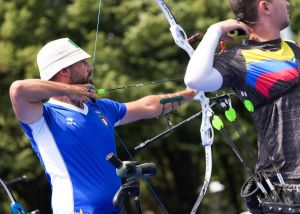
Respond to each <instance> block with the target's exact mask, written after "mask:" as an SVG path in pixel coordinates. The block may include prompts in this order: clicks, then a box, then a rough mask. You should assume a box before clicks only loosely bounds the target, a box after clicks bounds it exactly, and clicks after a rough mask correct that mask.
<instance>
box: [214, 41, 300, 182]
mask: <svg viewBox="0 0 300 214" xmlns="http://www.w3.org/2000/svg"><path fill="white" fill-rule="evenodd" d="M292 45H294V47H295V49H297V50H298V51H299V52H297V53H294V51H293V50H292V48H291V46H290V44H288V43H287V42H285V41H282V40H281V39H277V40H274V41H269V42H256V41H244V42H243V43H242V44H241V45H236V46H233V47H232V48H230V49H228V50H227V51H225V52H224V53H221V54H217V55H215V60H214V67H215V68H216V69H217V70H218V71H219V72H220V73H221V74H222V76H223V85H222V88H233V90H234V91H235V92H237V94H238V95H239V97H240V99H241V100H244V99H249V100H251V101H252V102H253V103H254V105H261V104H264V103H267V104H266V105H264V106H263V107H262V108H260V109H257V110H255V111H254V113H253V114H252V117H253V120H254V123H255V125H256V128H257V137H258V148H259V149H258V161H257V166H256V169H257V170H261V169H263V170H265V171H267V172H270V173H273V172H274V169H273V167H272V165H271V162H270V160H269V158H268V157H269V155H268V153H270V155H272V156H274V158H275V160H276V165H277V166H278V167H279V170H280V172H281V173H282V174H283V177H284V178H289V179H300V156H299V154H300V88H299V87H295V89H293V90H291V91H288V90H289V89H290V88H292V87H293V86H295V84H296V83H298V81H299V70H298V66H299V65H298V61H299V60H300V57H299V56H300V54H299V53H300V49H299V47H297V45H296V44H292ZM297 60H298V61H297ZM285 91H288V93H286V94H284V93H283V92H285ZM241 92H246V94H247V98H245V97H242V93H241ZM273 98H276V99H274V100H273ZM269 101H270V102H269ZM262 143H264V144H266V148H267V149H268V150H269V151H266V149H264V148H263V147H262Z"/></svg>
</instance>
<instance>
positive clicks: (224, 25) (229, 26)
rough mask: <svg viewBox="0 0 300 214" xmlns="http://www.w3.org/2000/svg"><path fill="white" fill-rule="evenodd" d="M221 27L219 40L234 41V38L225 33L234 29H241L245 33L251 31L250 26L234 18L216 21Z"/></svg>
mask: <svg viewBox="0 0 300 214" xmlns="http://www.w3.org/2000/svg"><path fill="white" fill-rule="evenodd" d="M216 25H218V26H219V27H220V28H221V31H222V34H223V35H222V37H221V40H224V41H228V42H234V39H233V38H232V37H230V36H228V35H227V33H229V32H231V31H233V30H236V29H241V30H243V31H245V33H246V34H247V35H249V34H250V33H252V32H253V30H252V28H251V27H249V26H248V25H246V24H245V23H243V22H240V21H237V20H235V19H228V20H225V21H222V22H218V23H216Z"/></svg>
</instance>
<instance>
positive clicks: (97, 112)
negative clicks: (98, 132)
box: [95, 111, 108, 126]
mask: <svg viewBox="0 0 300 214" xmlns="http://www.w3.org/2000/svg"><path fill="white" fill-rule="evenodd" d="M95 113H96V114H97V116H98V118H99V119H100V120H101V122H102V123H103V124H104V125H106V126H108V120H107V118H106V117H105V116H104V115H103V114H102V112H101V111H95Z"/></svg>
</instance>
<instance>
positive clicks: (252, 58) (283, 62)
mask: <svg viewBox="0 0 300 214" xmlns="http://www.w3.org/2000/svg"><path fill="white" fill-rule="evenodd" d="M242 54H243V56H244V58H245V60H246V67H247V74H246V82H247V84H248V85H250V86H251V87H253V88H255V89H256V90H257V91H258V92H260V93H261V94H262V95H263V96H264V97H266V98H268V97H270V96H271V91H272V90H274V89H277V90H282V89H284V88H287V87H289V86H290V85H291V84H293V82H294V81H295V80H296V79H297V78H298V76H299V72H298V68H297V61H296V59H295V55H294V53H293V51H292V50H291V48H290V47H289V45H288V44H286V43H285V42H283V43H282V47H281V49H279V50H277V51H262V50H259V49H251V50H243V51H242Z"/></svg>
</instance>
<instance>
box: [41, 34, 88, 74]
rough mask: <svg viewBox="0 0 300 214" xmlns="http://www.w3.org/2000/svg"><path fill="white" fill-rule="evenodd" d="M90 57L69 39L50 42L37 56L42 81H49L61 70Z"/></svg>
mask: <svg viewBox="0 0 300 214" xmlns="http://www.w3.org/2000/svg"><path fill="white" fill-rule="evenodd" d="M90 57H91V56H90V55H89V54H87V53H86V52H85V51H83V50H82V49H81V48H80V47H78V46H77V45H76V44H75V43H74V42H73V41H72V40H71V39H69V38H62V39H57V40H54V41H52V42H49V43H47V44H46V45H45V46H44V47H43V48H42V49H41V50H40V51H39V53H38V55H37V64H38V67H39V71H40V76H41V79H42V80H49V79H51V78H52V77H53V76H54V75H55V74H57V73H58V72H59V71H60V70H61V69H63V68H66V67H68V66H70V65H73V64H74V63H76V62H79V61H81V60H84V59H87V58H90Z"/></svg>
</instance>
